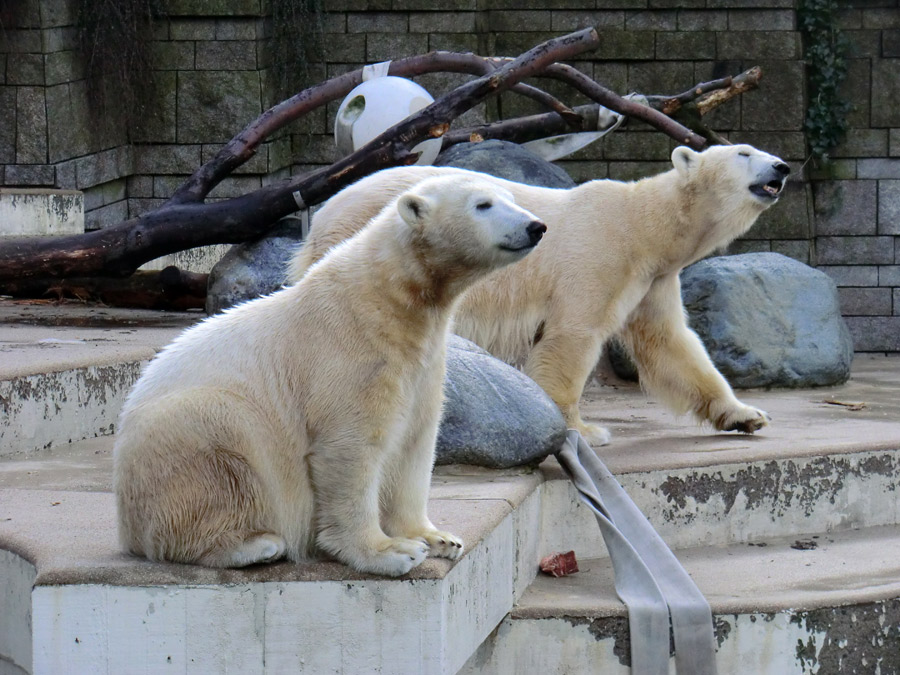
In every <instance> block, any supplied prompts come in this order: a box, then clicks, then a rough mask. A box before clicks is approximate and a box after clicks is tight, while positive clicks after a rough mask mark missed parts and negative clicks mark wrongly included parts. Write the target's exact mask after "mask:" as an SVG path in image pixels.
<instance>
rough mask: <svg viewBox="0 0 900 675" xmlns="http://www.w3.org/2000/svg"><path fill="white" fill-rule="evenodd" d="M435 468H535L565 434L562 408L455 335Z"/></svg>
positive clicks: (449, 349)
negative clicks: (529, 466)
mask: <svg viewBox="0 0 900 675" xmlns="http://www.w3.org/2000/svg"><path fill="white" fill-rule="evenodd" d="M444 391H445V396H446V403H445V405H444V417H443V421H442V422H441V428H440V432H439V434H438V442H437V458H436V462H437V464H477V465H479V466H486V467H490V468H494V469H502V468H507V467H511V466H518V465H521V464H536V463H538V462H540V461H541V460H542V459H544V457H546V456H547V455H548V454H550V453H552V452H555V451H556V450H557V449H558V448H559V446H560V445H561V444H562V442H563V440H564V439H565V435H566V424H565V421H564V420H563V417H562V414H561V413H560V412H559V408H557V407H556V404H555V403H554V402H553V400H552V399H551V398H550V397H549V396H547V394H546V393H544V390H543V389H541V388H540V387H539V386H538V385H537V384H536V383H535V382H534V381H533V380H532V379H531V378H529V377H527V376H526V375H524V374H523V373H521V372H519V371H518V370H516V369H515V368H513V367H512V366H509V365H507V364H506V363H503V362H502V361H500V360H499V359H496V358H494V357H493V356H491V355H490V354H489V353H488V352H486V351H484V350H483V349H481V348H480V347H479V346H477V345H476V344H474V343H472V342H469V341H468V340H464V339H463V338H461V337H459V336H456V335H451V336H450V339H449V341H448V343H447V380H446V383H445V385H444Z"/></svg>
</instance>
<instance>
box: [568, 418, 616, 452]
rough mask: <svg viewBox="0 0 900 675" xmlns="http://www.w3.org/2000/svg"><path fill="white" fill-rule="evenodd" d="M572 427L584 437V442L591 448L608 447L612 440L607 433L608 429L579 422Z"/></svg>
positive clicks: (610, 435)
mask: <svg viewBox="0 0 900 675" xmlns="http://www.w3.org/2000/svg"><path fill="white" fill-rule="evenodd" d="M572 426H573V428H574V429H576V430H577V431H578V433H580V434H581V435H582V436H584V440H586V441H587V442H588V445H590V446H591V447H594V448H599V447H600V446H601V445H609V442H610V441H611V440H612V434H611V433H609V429H607V428H606V427H601V426H600V425H598V424H588V423H587V422H581V423H580V424H574V425H572Z"/></svg>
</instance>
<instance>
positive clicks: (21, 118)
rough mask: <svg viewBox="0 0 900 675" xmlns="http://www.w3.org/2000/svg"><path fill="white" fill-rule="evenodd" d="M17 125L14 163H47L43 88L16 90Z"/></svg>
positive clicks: (45, 109) (45, 107) (45, 112)
mask: <svg viewBox="0 0 900 675" xmlns="http://www.w3.org/2000/svg"><path fill="white" fill-rule="evenodd" d="M16 99H17V100H16V104H17V106H18V110H19V114H18V124H17V127H16V131H17V137H16V161H17V162H18V163H20V164H46V163H47V106H46V102H45V100H44V88H43V87H19V88H18V89H17V90H16Z"/></svg>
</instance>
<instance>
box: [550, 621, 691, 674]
mask: <svg viewBox="0 0 900 675" xmlns="http://www.w3.org/2000/svg"><path fill="white" fill-rule="evenodd" d="M560 618H561V619H563V620H565V621H566V623H568V624H569V625H570V626H572V627H577V626H584V625H587V627H588V632H589V633H590V634H591V635H592V636H593V638H594V639H595V640H596V641H597V642H601V641H603V640H609V639H612V640H613V654H615V656H616V658H617V659H618V660H619V663H621V664H622V665H623V666H627V667H629V668H630V667H631V631H630V630H629V627H628V619H627V617H621V616H612V617H602V618H599V619H589V618H580V617H574V616H564V617H560ZM674 655H675V643H674V641H673V640H672V635H671V633H670V635H669V656H674Z"/></svg>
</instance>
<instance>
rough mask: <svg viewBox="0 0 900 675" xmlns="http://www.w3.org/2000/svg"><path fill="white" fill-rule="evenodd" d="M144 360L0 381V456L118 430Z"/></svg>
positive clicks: (13, 454)
mask: <svg viewBox="0 0 900 675" xmlns="http://www.w3.org/2000/svg"><path fill="white" fill-rule="evenodd" d="M142 365H143V362H139V361H133V362H128V363H118V364H115V365H109V366H88V367H86V368H75V369H73V370H65V371H61V372H55V373H42V374H39V375H28V376H24V377H17V378H14V379H11V380H3V381H0V458H3V457H12V456H15V455H20V454H29V453H32V452H35V451H38V450H43V449H46V448H49V447H52V446H55V445H59V444H64V443H71V442H75V441H80V440H83V439H85V438H93V437H94V436H105V435H107V434H111V433H113V431H114V430H115V424H116V418H117V417H118V415H119V410H120V409H121V408H122V404H123V403H124V401H125V397H126V396H127V394H128V392H129V391H130V389H131V387H132V385H133V384H134V383H135V382H136V381H137V378H138V376H139V375H140V372H141V366H142Z"/></svg>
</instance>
